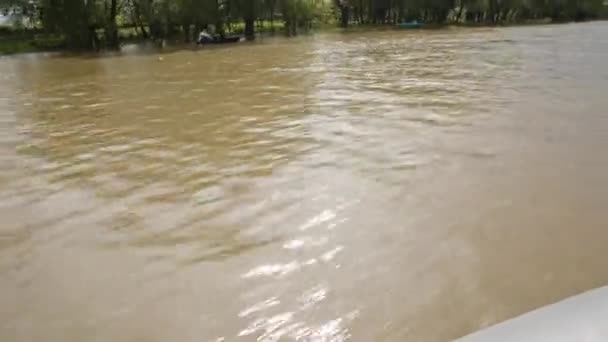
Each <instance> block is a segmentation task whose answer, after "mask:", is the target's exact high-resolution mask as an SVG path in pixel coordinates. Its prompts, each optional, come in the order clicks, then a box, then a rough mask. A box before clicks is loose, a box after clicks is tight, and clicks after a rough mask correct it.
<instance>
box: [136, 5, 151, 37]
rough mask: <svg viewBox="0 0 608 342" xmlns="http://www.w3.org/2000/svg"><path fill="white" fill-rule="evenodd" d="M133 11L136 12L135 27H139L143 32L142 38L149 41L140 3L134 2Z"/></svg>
mask: <svg viewBox="0 0 608 342" xmlns="http://www.w3.org/2000/svg"><path fill="white" fill-rule="evenodd" d="M133 10H134V12H135V13H134V16H135V18H134V20H133V21H134V22H135V26H136V27H139V29H140V31H141V36H142V38H143V39H148V31H146V27H145V26H144V23H143V21H142V20H141V10H140V8H139V2H137V1H133Z"/></svg>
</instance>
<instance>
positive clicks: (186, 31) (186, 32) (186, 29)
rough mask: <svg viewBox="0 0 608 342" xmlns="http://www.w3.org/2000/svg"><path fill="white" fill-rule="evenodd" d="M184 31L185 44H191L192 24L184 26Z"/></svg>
mask: <svg viewBox="0 0 608 342" xmlns="http://www.w3.org/2000/svg"><path fill="white" fill-rule="evenodd" d="M182 31H184V42H185V43H189V42H190V24H182Z"/></svg>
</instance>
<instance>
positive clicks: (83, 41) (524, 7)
mask: <svg viewBox="0 0 608 342" xmlns="http://www.w3.org/2000/svg"><path fill="white" fill-rule="evenodd" d="M607 8H608V3H605V1H604V0H0V13H2V14H3V18H4V19H5V21H6V20H8V21H9V24H8V25H9V27H8V28H6V27H5V28H4V29H0V51H4V52H7V51H8V52H20V51H28V50H36V49H49V48H68V49H90V50H95V49H100V48H107V49H114V48H118V47H119V46H120V43H121V41H125V40H147V39H155V40H163V39H168V38H176V37H178V38H179V39H182V40H183V41H186V42H189V41H192V40H194V39H196V36H197V34H198V32H200V31H201V30H202V29H203V28H206V27H213V28H214V30H215V31H216V32H217V33H226V32H233V33H240V34H243V35H244V36H245V37H247V38H248V39H254V37H255V36H256V33H259V32H284V33H286V34H289V35H295V34H297V33H298V32H302V31H307V30H310V29H311V28H314V27H319V26H323V25H335V26H341V27H345V28H346V27H350V26H354V25H389V24H396V23H402V22H411V21H416V22H421V23H426V24H427V25H429V26H439V25H445V24H461V25H496V24H502V23H521V22H527V21H542V20H545V21H552V22H564V21H580V20H589V19H599V18H602V17H606V15H607V14H608V10H607ZM5 25H6V24H5Z"/></svg>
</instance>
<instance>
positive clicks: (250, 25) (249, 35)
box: [245, 18, 255, 40]
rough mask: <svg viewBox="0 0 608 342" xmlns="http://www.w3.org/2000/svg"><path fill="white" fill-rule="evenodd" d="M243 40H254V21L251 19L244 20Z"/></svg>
mask: <svg viewBox="0 0 608 342" xmlns="http://www.w3.org/2000/svg"><path fill="white" fill-rule="evenodd" d="M245 38H246V39H247V40H254V39H255V20H254V19H253V18H246V19H245Z"/></svg>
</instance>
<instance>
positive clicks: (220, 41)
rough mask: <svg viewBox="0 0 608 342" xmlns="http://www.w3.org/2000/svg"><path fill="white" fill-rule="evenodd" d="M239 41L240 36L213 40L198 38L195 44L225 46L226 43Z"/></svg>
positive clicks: (219, 37)
mask: <svg viewBox="0 0 608 342" xmlns="http://www.w3.org/2000/svg"><path fill="white" fill-rule="evenodd" d="M240 40H241V36H214V37H213V40H209V39H201V38H199V39H198V41H197V42H196V44H198V45H206V44H227V43H238V42H239V41H240Z"/></svg>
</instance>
